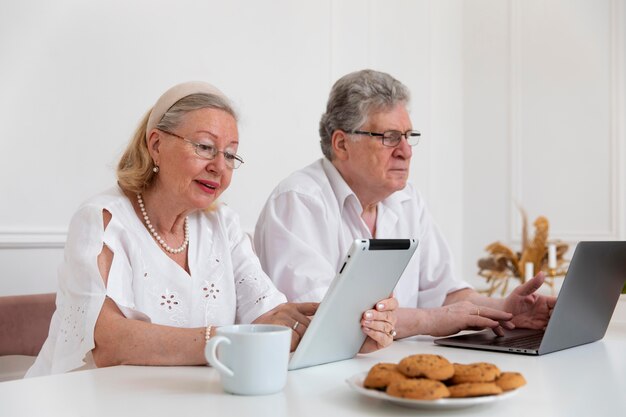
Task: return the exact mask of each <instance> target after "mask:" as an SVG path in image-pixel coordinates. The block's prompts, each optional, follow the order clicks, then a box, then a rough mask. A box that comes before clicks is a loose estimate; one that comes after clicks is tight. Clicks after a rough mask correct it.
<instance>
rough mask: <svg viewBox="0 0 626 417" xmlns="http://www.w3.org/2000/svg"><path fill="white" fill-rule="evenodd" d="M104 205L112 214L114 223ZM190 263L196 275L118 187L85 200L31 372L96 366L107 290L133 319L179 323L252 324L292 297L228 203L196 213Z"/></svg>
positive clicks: (191, 230) (73, 224) (74, 221)
mask: <svg viewBox="0 0 626 417" xmlns="http://www.w3.org/2000/svg"><path fill="white" fill-rule="evenodd" d="M103 210H107V211H109V212H110V213H111V215H112V219H111V221H110V222H109V224H108V226H107V228H106V230H103V215H102V212H103ZM103 244H104V245H106V246H108V247H109V248H110V249H111V251H112V252H113V254H114V256H113V261H112V264H111V269H110V272H109V278H108V284H107V286H106V287H105V285H104V281H103V279H102V276H101V274H100V271H99V269H98V264H97V257H98V255H99V254H100V253H101V252H102V246H103ZM188 265H189V270H190V273H189V274H188V273H187V272H186V271H185V270H184V269H183V268H181V267H180V266H179V265H178V264H177V263H176V262H174V261H173V260H172V259H171V258H170V257H168V256H167V255H166V254H165V253H164V252H163V251H162V250H161V248H160V246H159V244H158V243H157V242H156V241H155V240H154V239H153V237H152V236H151V235H150V233H149V232H148V230H147V229H146V227H145V226H144V225H143V223H142V221H141V219H140V218H139V217H138V216H137V214H136V213H135V211H134V209H133V206H132V204H131V202H130V201H129V200H128V198H127V197H126V196H125V195H124V194H123V192H122V190H121V189H120V188H119V187H114V188H112V189H110V190H108V191H106V192H104V193H102V194H99V195H97V196H95V197H93V198H91V199H90V200H88V201H87V202H85V203H83V205H82V206H81V207H80V208H79V210H78V211H77V212H76V214H75V215H74V217H73V218H72V221H71V224H70V228H69V232H68V237H67V242H66V245H65V254H64V261H63V263H62V265H61V267H60V268H59V275H58V276H59V289H58V293H57V300H56V304H57V309H56V311H55V313H54V315H53V317H52V322H51V324H50V332H49V335H48V339H47V340H46V342H45V343H44V345H43V348H42V350H41V352H40V353H39V356H38V357H37V360H36V361H35V364H34V365H33V366H32V367H31V368H30V369H29V371H28V373H27V374H26V376H27V377H30V376H37V375H46V374H54V373H61V372H66V371H69V370H72V369H76V368H79V367H82V366H83V365H85V363H87V367H93V366H94V365H93V361H92V360H91V350H92V349H93V348H94V346H95V345H94V340H93V334H94V327H95V323H96V319H97V318H98V315H99V313H100V310H101V308H102V304H103V303H104V299H105V297H109V298H111V299H112V300H113V301H114V302H115V303H116V304H117V306H118V307H119V308H120V310H121V311H122V313H123V314H124V315H125V316H126V317H128V318H130V319H137V320H144V321H148V322H152V323H157V324H162V325H168V326H175V327H203V326H207V325H209V324H211V325H217V326H219V325H227V324H233V323H250V322H252V321H253V320H254V319H256V318H257V317H258V316H260V315H261V314H263V313H265V312H266V311H268V310H271V309H272V308H274V307H275V306H277V305H278V304H280V303H284V302H286V299H285V296H284V295H283V294H281V293H280V292H279V291H278V290H277V289H276V287H274V285H273V284H272V282H271V281H270V279H269V278H268V277H267V275H266V274H265V273H264V272H263V270H262V269H261V266H260V264H259V261H258V259H257V257H256V255H255V254H254V252H253V250H252V245H251V242H250V239H249V238H248V236H247V235H246V234H245V233H244V232H243V231H242V229H241V227H240V225H239V218H238V216H237V215H236V214H235V213H234V212H233V211H232V210H231V209H229V208H228V207H227V206H225V205H224V204H220V205H219V206H218V208H217V209H216V210H214V211H202V212H201V211H198V212H196V213H193V214H191V215H190V216H189V247H188ZM85 361H87V362H85Z"/></svg>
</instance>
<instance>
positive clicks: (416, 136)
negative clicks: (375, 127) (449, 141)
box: [349, 130, 422, 148]
mask: <svg viewBox="0 0 626 417" xmlns="http://www.w3.org/2000/svg"><path fill="white" fill-rule="evenodd" d="M349 133H352V134H356V135H367V136H372V137H375V138H381V139H382V141H383V145H384V146H389V147H390V148H395V147H396V146H398V145H399V144H400V141H401V140H402V136H404V137H405V138H406V141H407V142H408V144H409V145H411V146H415V145H417V144H418V143H419V142H420V136H421V135H422V134H421V133H420V132H418V131H417V130H407V131H406V132H400V131H399V130H387V131H385V132H383V133H376V132H365V131H363V130H353V131H351V132H349Z"/></svg>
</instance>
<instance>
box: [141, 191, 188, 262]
mask: <svg viewBox="0 0 626 417" xmlns="http://www.w3.org/2000/svg"><path fill="white" fill-rule="evenodd" d="M137 202H138V203H139V209H140V210H141V214H142V216H143V220H144V221H145V223H146V227H147V228H148V230H149V231H150V233H152V236H154V239H155V240H156V241H157V242H159V244H160V245H161V246H162V247H163V249H165V250H166V251H168V252H169V253H173V254H177V253H181V252H182V251H184V250H185V249H186V248H187V245H188V244H189V218H188V217H185V240H184V241H183V244H182V245H180V246H179V247H178V248H176V249H174V248H172V247H171V246H170V245H168V244H167V243H166V242H165V240H163V238H162V237H161V236H160V235H159V234H158V233H157V231H156V230H154V227H153V226H152V223H150V218H149V217H148V213H146V207H145V206H144V204H143V198H141V194H137Z"/></svg>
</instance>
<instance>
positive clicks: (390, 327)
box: [360, 297, 398, 353]
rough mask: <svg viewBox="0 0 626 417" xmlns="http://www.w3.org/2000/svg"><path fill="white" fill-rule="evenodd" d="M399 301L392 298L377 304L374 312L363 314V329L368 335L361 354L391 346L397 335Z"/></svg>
mask: <svg viewBox="0 0 626 417" xmlns="http://www.w3.org/2000/svg"><path fill="white" fill-rule="evenodd" d="M397 308H398V301H397V300H396V299H395V298H393V297H391V298H387V299H385V300H381V301H379V302H378V303H376V306H375V308H374V309H372V310H367V311H366V312H364V313H363V318H362V319H361V328H362V329H363V333H365V334H366V335H367V338H366V339H365V342H363V346H361V350H360V352H361V353H368V352H373V351H375V350H378V349H381V348H384V347H386V346H389V345H390V344H391V342H393V338H394V336H395V335H396V330H395V328H396V321H397V317H396V309H397Z"/></svg>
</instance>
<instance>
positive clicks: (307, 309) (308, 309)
mask: <svg viewBox="0 0 626 417" xmlns="http://www.w3.org/2000/svg"><path fill="white" fill-rule="evenodd" d="M293 305H294V306H295V307H296V309H297V310H298V311H299V312H300V313H302V314H304V315H306V316H312V315H314V314H315V312H316V311H317V307H318V306H319V305H320V303H293Z"/></svg>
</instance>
